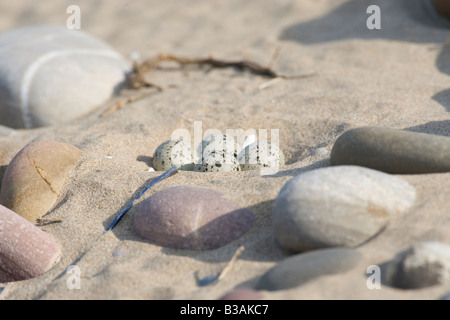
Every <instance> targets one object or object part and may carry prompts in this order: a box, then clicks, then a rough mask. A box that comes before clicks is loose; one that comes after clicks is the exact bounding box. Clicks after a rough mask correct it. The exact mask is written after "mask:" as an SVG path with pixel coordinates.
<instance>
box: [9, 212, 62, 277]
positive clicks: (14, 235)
mask: <svg viewBox="0 0 450 320" xmlns="http://www.w3.org/2000/svg"><path fill="white" fill-rule="evenodd" d="M60 254H61V249H60V247H59V245H58V243H57V242H56V241H55V239H53V237H52V236H50V235H49V234H48V233H46V232H44V231H42V230H41V229H39V228H38V227H36V226H34V225H33V224H32V223H31V222H29V221H27V220H25V219H24V218H22V217H20V216H19V215H17V214H16V213H15V212H13V211H11V210H9V209H8V208H5V207H4V206H2V205H0V283H1V282H10V281H18V280H25V279H29V278H33V277H37V276H39V275H41V274H43V273H45V272H47V271H48V270H50V269H51V268H52V267H53V266H54V265H55V264H56V263H57V262H58V260H59V258H60Z"/></svg>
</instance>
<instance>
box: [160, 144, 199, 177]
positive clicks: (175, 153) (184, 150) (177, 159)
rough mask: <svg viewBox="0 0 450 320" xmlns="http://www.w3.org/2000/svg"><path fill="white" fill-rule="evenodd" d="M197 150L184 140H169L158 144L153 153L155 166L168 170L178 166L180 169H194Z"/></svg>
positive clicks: (161, 169)
mask: <svg viewBox="0 0 450 320" xmlns="http://www.w3.org/2000/svg"><path fill="white" fill-rule="evenodd" d="M193 152H195V151H193V150H192V148H191V146H190V145H189V144H188V143H186V142H184V141H183V140H168V141H166V142H164V143H162V144H160V145H159V146H158V148H157V149H156V150H155V152H154V154H153V160H152V164H153V168H154V169H155V170H156V171H166V170H169V169H170V168H171V167H173V166H176V167H177V168H178V169H179V170H186V171H192V170H193V169H194V158H195V154H194V153H193Z"/></svg>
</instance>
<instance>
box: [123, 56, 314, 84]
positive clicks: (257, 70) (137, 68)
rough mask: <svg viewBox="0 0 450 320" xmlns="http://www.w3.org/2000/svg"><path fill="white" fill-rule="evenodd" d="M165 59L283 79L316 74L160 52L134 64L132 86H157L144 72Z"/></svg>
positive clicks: (243, 62) (247, 61)
mask: <svg viewBox="0 0 450 320" xmlns="http://www.w3.org/2000/svg"><path fill="white" fill-rule="evenodd" d="M277 56H278V50H277V51H276V52H275V55H274V57H273V58H272V61H271V64H272V63H273V61H274V59H275V58H276V57H277ZM165 61H171V62H176V63H178V64H180V65H182V66H187V65H199V66H201V65H206V66H210V67H211V68H217V69H223V68H236V69H238V70H240V71H248V72H250V73H253V74H255V75H259V76H263V77H268V78H281V79H301V78H306V77H310V76H313V75H314V74H304V75H298V76H285V75H280V74H278V73H277V72H275V71H273V70H272V69H271V68H269V67H263V66H261V65H259V64H257V63H256V62H253V61H249V60H237V61H225V60H220V59H214V58H211V57H210V58H200V59H190V58H184V57H178V56H175V55H172V54H160V55H159V56H157V57H156V58H153V59H149V60H146V61H144V62H142V63H141V64H139V65H138V64H137V63H135V64H134V67H133V71H132V73H131V74H130V76H129V81H128V83H129V84H130V86H131V87H132V88H141V87H146V86H147V87H148V86H155V85H154V84H152V83H149V82H148V81H147V80H146V79H145V76H144V74H145V73H147V72H148V71H150V70H151V69H154V68H156V67H157V66H158V65H159V64H160V63H161V62H165ZM155 87H157V88H159V89H161V88H160V87H158V86H155Z"/></svg>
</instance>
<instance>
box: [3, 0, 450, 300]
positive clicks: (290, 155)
mask: <svg viewBox="0 0 450 320" xmlns="http://www.w3.org/2000/svg"><path fill="white" fill-rule="evenodd" d="M376 2H377V5H378V6H379V7H380V8H381V29H379V30H378V29H375V30H370V29H368V28H367V26H366V21H367V19H368V17H369V16H370V15H369V14H367V13H366V9H367V7H368V6H370V5H371V4H372V3H371V1H365V0H364V1H361V0H349V1H344V0H339V1H331V0H320V1H318V0H297V1H295V0H282V1H265V0H264V1H261V0H255V1H253V0H249V1H238V0H230V1H197V0H195V1H189V3H188V2H184V1H183V2H182V1H175V0H168V1H151V0H140V1H129V0H114V1H103V0H96V1H87V0H86V1H79V0H77V1H56V0H42V1H31V0H30V1H28V0H19V1H14V2H11V1H8V2H6V1H3V2H0V12H1V17H2V18H1V19H0V31H6V30H9V29H13V28H18V27H22V26H29V25H41V24H56V25H63V26H64V25H65V24H66V20H67V18H68V17H69V14H67V13H66V8H67V7H68V6H69V5H72V4H75V5H78V6H79V7H80V8H81V30H82V31H84V32H88V33H90V34H92V35H94V36H96V37H98V38H100V39H102V40H103V41H105V42H106V43H108V44H109V45H110V46H112V47H113V48H114V49H115V50H117V51H118V52H119V53H120V54H121V55H123V57H125V59H127V60H128V61H131V60H130V57H131V56H133V54H134V56H136V53H138V54H139V57H140V58H139V60H140V61H142V60H144V59H149V58H153V57H155V56H157V55H159V54H162V53H170V54H174V55H178V56H182V57H188V58H206V57H209V56H211V57H214V58H216V59H224V60H251V61H254V62H256V63H258V64H260V65H262V66H268V65H269V63H271V60H272V56H273V55H274V53H275V52H276V51H277V50H278V49H277V48H279V54H278V56H277V57H276V59H275V61H273V63H272V65H271V69H272V70H275V71H276V72H277V73H278V74H280V75H286V76H295V75H306V74H314V75H313V76H310V77H306V78H299V79H279V80H278V81H273V82H271V83H268V81H270V79H268V78H266V77H262V76H259V75H255V74H252V73H251V72H246V71H239V70H236V69H234V68H224V69H214V68H213V69H207V68H198V67H196V66H188V67H181V68H180V67H178V66H177V65H174V64H168V65H167V67H166V68H156V69H154V70H151V71H150V72H148V73H147V74H146V76H147V79H148V80H149V81H151V82H152V83H155V84H157V85H158V86H160V87H162V88H163V91H161V92H159V91H158V90H156V89H154V88H144V89H139V90H131V89H126V90H123V91H122V92H120V94H119V95H118V96H116V97H112V98H111V99H109V100H108V101H105V102H104V103H103V104H101V105H99V106H97V107H96V108H94V109H93V110H92V112H91V113H89V114H88V115H86V116H83V117H81V118H79V119H76V120H73V121H70V122H66V123H61V124H57V125H53V126H48V127H41V128H35V129H17V130H14V131H12V132H11V133H10V134H8V135H6V134H5V135H4V136H1V135H0V181H1V178H2V177H3V175H4V173H5V171H6V168H7V166H8V164H9V163H10V161H11V160H12V158H13V157H14V155H15V154H16V153H17V152H19V151H20V150H21V149H22V148H23V147H25V146H26V145H27V144H29V143H30V142H32V141H36V140H56V141H59V142H64V143H68V144H71V145H73V146H76V147H77V148H78V149H80V150H81V156H80V158H79V160H78V161H77V163H76V165H75V167H74V169H73V170H72V171H71V173H70V176H69V177H68V179H67V180H66V183H65V184H64V187H63V191H62V192H61V193H60V194H59V196H58V200H57V202H56V204H55V206H54V207H53V208H52V209H51V210H50V211H49V212H48V213H47V214H46V215H45V218H48V219H53V220H60V222H58V223H52V224H47V225H43V226H40V227H39V228H41V229H42V230H45V231H46V232H48V233H49V234H51V235H52V236H53V237H54V238H55V239H56V240H57V242H58V243H59V244H60V245H61V248H62V249H61V252H62V255H61V258H60V260H59V262H58V263H57V264H56V265H55V266H54V267H53V268H52V269H51V270H50V271H48V272H46V273H45V274H43V275H41V276H38V277H35V278H32V279H28V280H23V281H16V282H9V283H3V284H0V299H5V300H19V299H177V300H178V299H186V300H191V299H200V300H203V299H207V300H210V299H218V298H220V297H221V296H223V295H224V294H226V293H227V292H229V291H231V290H233V289H235V288H242V287H246V288H254V286H255V285H256V283H257V282H258V280H259V279H260V277H261V276H262V275H263V274H264V273H265V272H266V271H267V270H269V269H270V268H271V267H273V266H274V265H276V264H277V263H278V262H279V261H281V260H283V259H285V258H286V257H289V256H290V255H291V253H289V252H286V251H285V250H284V249H283V248H281V247H280V245H279V244H278V243H277V241H276V239H275V237H274V232H273V227H272V222H271V215H272V204H273V202H274V200H275V199H276V197H277V195H278V193H279V191H280V190H281V188H282V187H283V185H284V184H285V183H286V182H287V181H289V180H290V179H292V178H293V177H295V176H297V175H299V174H301V173H302V172H306V171H310V170H314V169H317V168H321V167H327V166H329V165H330V152H331V149H332V147H333V144H334V142H335V141H336V139H337V138H338V137H339V136H340V135H341V134H343V133H344V132H346V131H347V130H350V129H353V128H357V127H364V126H378V127H389V128H396V129H406V130H409V131H415V132H422V133H431V134H436V135H441V136H447V137H450V89H449V88H450V59H449V58H450V50H449V48H448V47H446V46H445V45H444V44H445V41H446V39H447V37H448V36H449V35H450V33H449V29H448V28H446V27H445V26H442V25H441V24H439V22H438V21H436V20H435V19H433V17H432V16H431V15H430V14H429V13H428V12H426V10H424V9H423V6H422V1H416V0H414V1H412V0H409V1H406V0H405V1H403V0H396V1H387V0H383V1H376ZM142 93H148V95H147V96H146V97H144V98H142V99H139V100H137V101H135V102H132V103H129V104H126V105H125V106H124V107H123V108H122V109H120V110H117V111H115V112H112V113H110V114H108V115H107V116H102V114H103V113H104V112H105V111H107V110H109V109H110V108H111V107H112V106H114V105H115V104H116V103H117V102H119V101H122V100H123V99H125V98H127V97H133V96H136V95H139V94H142ZM77 98H78V97H77V96H73V97H72V99H77ZM199 124H201V132H202V133H205V131H206V130H208V129H218V130H220V131H222V132H225V131H226V130H227V129H233V130H237V129H243V130H248V129H254V130H256V132H258V130H261V129H263V130H264V129H265V130H268V131H270V130H272V129H278V130H279V146H280V149H281V150H282V151H283V153H284V155H285V158H286V164H285V165H284V166H282V167H281V168H280V169H279V171H278V172H277V173H276V174H274V175H270V176H263V175H260V174H259V172H258V171H241V172H210V173H203V172H189V171H179V172H178V173H177V174H176V175H174V176H171V177H169V178H167V179H165V180H163V181H161V182H160V183H158V184H157V185H155V186H154V187H152V188H151V189H150V190H148V191H147V192H146V193H145V195H144V196H143V197H142V198H141V199H139V200H138V201H137V203H136V205H138V204H139V202H141V201H144V200H145V199H147V198H149V197H151V196H152V195H154V194H155V193H157V192H159V191H162V190H165V189H167V188H170V187H174V186H192V187H198V188H206V189H211V190H215V191H219V192H221V193H222V194H223V196H224V198H226V199H228V200H231V201H233V202H235V203H237V204H239V205H240V206H241V207H244V208H248V209H250V210H251V211H253V213H254V214H255V217H256V221H255V224H254V226H253V227H252V228H251V230H250V231H249V232H247V233H246V234H245V235H243V236H242V237H240V238H238V239H236V240H234V241H232V242H231V243H229V244H227V245H225V246H222V247H220V248H217V249H213V250H206V251H200V250H198V251H196V250H178V249H171V248H166V247H162V246H158V245H156V244H154V243H152V242H150V241H147V240H145V239H143V238H142V237H140V236H139V235H138V234H137V233H136V232H135V230H134V228H133V215H134V213H135V207H133V208H132V209H131V210H130V211H129V212H128V213H127V214H126V216H125V217H124V218H123V219H122V220H121V221H120V222H119V224H118V225H117V227H116V228H114V229H113V230H112V231H111V232H109V233H107V234H106V235H105V236H102V235H103V234H104V232H105V228H107V227H108V225H109V224H110V223H111V222H112V221H113V219H114V218H115V216H116V214H117V213H118V212H119V211H120V210H121V209H123V208H124V206H125V205H127V204H128V203H129V202H130V200H131V199H132V198H133V197H134V196H135V195H136V192H137V190H140V189H141V188H142V187H143V186H144V185H145V184H146V182H148V181H149V179H152V178H155V177H157V176H159V175H160V174H161V173H162V172H158V171H149V167H151V166H152V163H151V157H152V156H153V153H154V152H155V150H156V148H157V147H158V146H159V145H160V144H161V143H163V142H164V141H166V140H169V139H170V138H171V135H172V133H173V132H174V131H175V130H178V129H186V130H187V131H188V132H190V133H191V134H192V137H194V128H196V126H197V128H198V125H199ZM0 132H1V131H0ZM202 138H203V137H202ZM395 176H397V177H400V178H401V179H404V180H405V181H407V182H409V183H410V184H411V185H412V186H414V187H415V189H416V192H417V199H416V201H415V204H414V206H413V207H412V208H411V209H410V210H409V211H408V212H407V213H404V214H401V215H397V216H393V217H391V219H390V222H389V224H388V226H387V227H386V229H385V230H384V231H383V232H382V233H380V234H379V235H377V236H376V237H374V238H373V239H371V240H370V241H368V242H366V243H363V244H362V245H360V246H358V247H357V248H356V249H357V250H358V252H360V253H361V255H362V258H361V261H360V262H359V263H358V265H357V266H356V267H354V268H353V269H352V270H350V271H348V272H344V273H339V274H335V275H325V276H322V277H319V278H315V279H312V280H311V281H308V282H307V283H305V284H303V285H301V286H298V287H295V288H291V289H287V290H279V291H265V290H263V291H261V294H262V297H263V298H264V299H275V300H278V299H281V300H297V299H298V300H300V299H388V300H390V299H439V298H440V297H442V296H443V295H445V294H446V293H448V292H449V291H450V284H449V283H447V284H439V285H434V286H429V287H425V288H421V289H409V290H404V289H399V288H395V287H393V286H389V285H382V287H381V289H369V288H368V286H367V282H366V280H367V277H368V274H367V272H366V270H367V268H368V267H369V266H371V265H382V264H383V263H385V262H386V261H389V260H391V259H393V257H394V256H395V255H396V254H397V253H398V252H400V251H402V250H404V249H406V248H408V247H410V246H411V245H413V244H415V243H418V242H422V241H439V242H442V243H447V244H450V234H449V232H448V228H449V227H450V219H449V214H450V209H449V206H448V203H449V201H450V193H449V192H447V191H448V190H450V173H433V174H408V175H395ZM241 245H243V246H244V247H245V250H244V251H243V253H242V254H241V256H240V257H239V258H238V259H237V260H236V262H235V263H234V264H233V266H232V268H231V269H230V271H229V272H228V273H227V275H226V276H225V277H223V279H221V280H220V281H218V282H217V283H215V284H212V285H209V286H203V287H200V286H198V284H197V280H196V277H200V278H202V277H205V276H208V275H211V274H215V273H217V272H219V271H220V270H222V269H223V268H224V267H225V266H226V265H227V263H228V262H229V261H230V259H231V258H232V256H233V254H234V253H235V252H236V250H237V249H238V248H239V247H240V246H241ZM74 264H76V265H77V266H78V268H79V271H80V277H81V278H80V283H81V288H80V289H70V288H68V285H67V280H68V277H69V275H68V274H67V272H66V271H67V268H68V267H69V266H71V265H74ZM2 288H3V290H1V289H2Z"/></svg>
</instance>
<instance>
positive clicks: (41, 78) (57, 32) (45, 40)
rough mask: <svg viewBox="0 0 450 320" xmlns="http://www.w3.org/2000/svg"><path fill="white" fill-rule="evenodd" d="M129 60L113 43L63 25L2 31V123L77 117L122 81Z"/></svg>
mask: <svg viewBox="0 0 450 320" xmlns="http://www.w3.org/2000/svg"><path fill="white" fill-rule="evenodd" d="M129 70H130V67H129V65H128V63H127V62H126V61H125V60H124V59H123V58H122V57H121V56H120V54H119V53H117V52H116V51H115V50H114V49H112V48H111V47H110V46H109V45H107V44H106V43H104V42H103V41H101V40H100V39H97V38H95V37H93V36H92V35H89V34H87V33H85V32H83V31H80V30H69V29H68V28H66V27H63V26H26V27H21V28H18V29H13V30H9V31H5V32H3V33H1V34H0V124H3V125H6V126H9V127H14V128H34V127H40V126H46V125H53V124H58V123H62V122H66V121H70V120H74V119H77V118H79V117H81V116H84V115H86V114H87V113H89V112H90V111H92V110H93V109H94V108H95V107H97V106H99V105H100V104H102V103H104V102H105V101H106V100H107V99H109V98H110V97H111V96H112V95H113V94H115V93H117V91H118V88H119V87H120V86H122V85H123V84H124V81H125V77H126V73H127V72H128V71H129Z"/></svg>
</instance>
